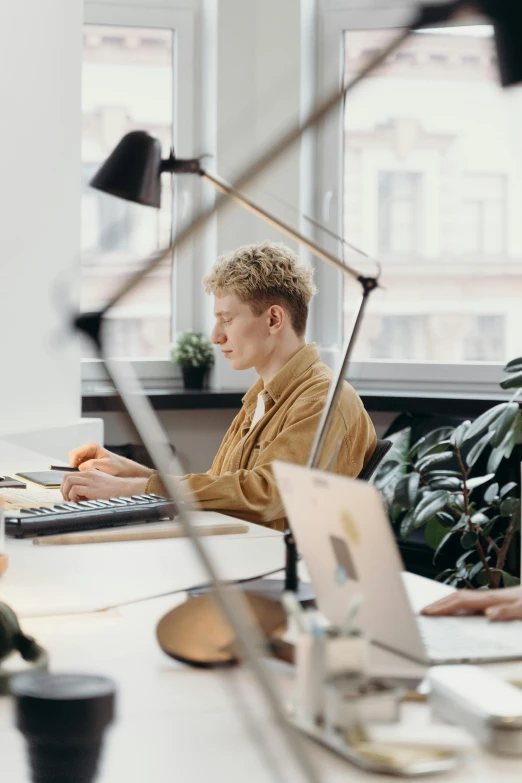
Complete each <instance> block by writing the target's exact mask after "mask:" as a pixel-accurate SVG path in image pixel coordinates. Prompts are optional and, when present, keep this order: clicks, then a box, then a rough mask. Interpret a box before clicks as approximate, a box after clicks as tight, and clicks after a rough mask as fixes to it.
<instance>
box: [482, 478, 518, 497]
mask: <svg viewBox="0 0 522 783" xmlns="http://www.w3.org/2000/svg"><path fill="white" fill-rule="evenodd" d="M492 486H495V485H494V484H493V485H492ZM516 486H517V483H516V481H510V482H508V483H507V484H504V486H503V487H502V489H501V490H500V497H501V498H503V497H504V495H507V494H508V492H511V490H512V489H515V487H516ZM490 489H491V487H488V488H487V490H486V492H488V491H489V490H490ZM484 499H486V495H485V494H484Z"/></svg>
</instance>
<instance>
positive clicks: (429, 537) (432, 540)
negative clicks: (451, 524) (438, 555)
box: [424, 518, 448, 551]
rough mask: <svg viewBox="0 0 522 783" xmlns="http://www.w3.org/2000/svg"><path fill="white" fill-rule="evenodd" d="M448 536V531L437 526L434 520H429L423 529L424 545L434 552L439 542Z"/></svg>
mask: <svg viewBox="0 0 522 783" xmlns="http://www.w3.org/2000/svg"><path fill="white" fill-rule="evenodd" d="M447 535H448V529H447V528H445V527H442V525H439V523H438V522H437V520H436V519H435V518H432V519H430V521H429V522H428V524H427V525H426V527H425V528H424V538H425V539H426V543H427V544H428V546H430V547H431V548H432V549H434V550H435V551H436V550H437V549H438V547H439V545H440V543H441V541H442V540H443V539H444V538H446V536H447Z"/></svg>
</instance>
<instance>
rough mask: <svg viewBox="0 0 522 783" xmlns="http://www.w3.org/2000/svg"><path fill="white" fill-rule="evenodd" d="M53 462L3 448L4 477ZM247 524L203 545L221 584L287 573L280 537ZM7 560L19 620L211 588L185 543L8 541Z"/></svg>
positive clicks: (4, 586)
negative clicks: (242, 530) (49, 543)
mask: <svg viewBox="0 0 522 783" xmlns="http://www.w3.org/2000/svg"><path fill="white" fill-rule="evenodd" d="M51 461H52V460H51V458H50V457H43V456H41V455H38V454H35V453H34V452H30V451H28V450H26V449H23V448H19V447H15V446H11V445H10V444H5V443H3V442H2V441H0V474H3V473H6V474H8V475H12V474H13V473H15V472H16V471H18V470H26V471H30V470H42V469H45V468H46V467H47V465H48V464H49V463H50V462H51ZM192 514H193V517H194V518H195V519H196V520H201V519H204V520H208V521H209V522H211V521H214V520H223V519H228V520H229V521H234V522H237V520H236V519H233V520H232V518H230V517H224V516H223V515H222V514H214V513H212V512H201V511H200V512H198V511H195V512H192ZM246 524H248V532H247V533H241V534H236V535H232V536H218V537H212V536H210V537H208V538H205V540H204V545H205V546H206V547H207V548H208V550H209V552H210V554H211V556H212V557H213V560H214V563H215V564H216V567H217V569H218V572H219V574H220V575H221V578H222V579H227V580H229V579H230V580H236V579H246V578H248V577H252V576H255V575H258V574H259V575H260V574H263V573H266V572H267V571H272V570H274V569H277V568H281V567H283V565H284V543H283V540H282V535H281V533H278V532H276V531H273V530H269V529H267V528H264V527H260V526H259V525H253V524H251V523H246ZM252 539H256V542H255V544H254V543H250V542H251V541H252ZM44 549H45V552H44V551H42V550H44ZM6 552H7V554H8V555H9V568H8V570H7V572H6V573H5V574H4V576H3V577H2V583H1V596H2V600H3V601H4V602H6V603H8V604H9V605H10V606H11V607H12V608H13V609H14V610H15V612H16V613H17V614H18V615H19V617H28V616H38V615H50V614H65V613H75V612H90V611H95V610H98V609H105V608H107V607H111V606H116V605H119V604H122V603H128V602H130V601H138V600H142V599H144V598H149V597H151V596H156V595H163V594H165V593H171V592H174V591H177V590H186V589H188V588H189V587H194V586H196V585H199V584H202V583H205V582H206V581H207V577H206V574H205V573H204V570H203V569H202V567H201V565H200V563H199V559H198V558H197V556H196V554H195V553H194V550H193V547H192V545H191V543H190V541H188V540H187V539H186V538H179V539H161V540H158V541H126V542H120V543H117V544H116V543H108V544H86V545H81V546H67V547H66V546H46V547H36V546H34V545H33V543H32V541H31V539H23V540H17V539H7V541H6Z"/></svg>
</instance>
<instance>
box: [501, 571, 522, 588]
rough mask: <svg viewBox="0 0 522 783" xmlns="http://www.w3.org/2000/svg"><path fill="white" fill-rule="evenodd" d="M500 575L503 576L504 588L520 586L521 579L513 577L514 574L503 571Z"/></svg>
mask: <svg viewBox="0 0 522 783" xmlns="http://www.w3.org/2000/svg"><path fill="white" fill-rule="evenodd" d="M500 573H501V574H502V582H503V584H504V587H517V586H518V585H519V584H520V579H518V578H517V577H516V576H512V574H508V572H507V571H501V572H500Z"/></svg>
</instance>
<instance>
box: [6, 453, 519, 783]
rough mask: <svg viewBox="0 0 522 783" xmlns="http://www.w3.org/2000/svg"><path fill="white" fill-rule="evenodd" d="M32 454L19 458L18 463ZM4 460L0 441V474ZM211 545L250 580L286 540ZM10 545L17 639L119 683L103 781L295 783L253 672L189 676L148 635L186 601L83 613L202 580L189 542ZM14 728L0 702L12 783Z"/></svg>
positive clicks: (332, 776)
mask: <svg viewBox="0 0 522 783" xmlns="http://www.w3.org/2000/svg"><path fill="white" fill-rule="evenodd" d="M22 451H23V450H22ZM29 454H30V453H26V454H25V455H23V454H18V455H14V456H15V458H16V459H18V457H22V458H24V460H25V458H28V456H29ZM10 456H11V455H10ZM32 456H33V458H34V459H35V462H34V463H32V464H29V466H28V469H33V468H39V467H41V466H42V462H41V459H42V458H41V457H40V458H39V459H40V461H38V456H37V455H34V454H33V455H32ZM1 459H2V449H1V444H0V471H1V470H2V467H1V465H2V462H1ZM11 464H12V462H11ZM26 464H28V463H27V462H25V461H24V465H26ZM206 543H207V544H208V545H209V546H211V548H212V551H213V554H214V555H215V556H216V558H217V559H218V562H219V565H220V569H221V571H222V572H225V575H226V576H232V575H233V574H234V572H235V573H236V575H241V576H254V575H255V574H256V573H260V572H262V571H263V570H265V569H266V570H270V568H276V567H278V565H279V564H280V562H281V557H282V542H281V537H280V536H278V535H276V534H275V535H274V534H269V533H267V531H259V530H258V529H256V528H255V526H253V527H252V530H251V531H249V534H245V535H242V536H237V537H231V538H230V539H227V538H226V537H222V538H219V539H214V540H211V539H209V540H208V541H206ZM9 549H10V552H9V553H10V556H11V563H10V569H9V572H8V574H7V578H5V577H4V578H2V580H1V581H0V596H1V599H2V600H5V601H7V602H8V603H11V604H12V605H13V608H15V609H16V610H17V611H21V614H23V615H24V619H23V621H22V625H23V628H24V631H25V632H26V633H29V634H32V635H34V636H35V637H36V639H37V640H38V641H39V642H40V643H41V644H43V645H44V646H45V647H46V648H47V649H48V651H49V654H50V660H51V668H52V669H53V670H54V671H60V670H61V671H63V670H69V671H71V670H75V671H84V672H90V673H101V674H105V675H108V676H111V677H113V678H114V679H115V681H116V682H117V684H118V688H119V696H118V719H117V722H116V724H115V726H114V728H113V729H112V730H111V732H109V733H108V735H107V738H106V740H107V741H106V748H105V754H104V758H103V760H102V767H101V773H100V776H99V778H98V779H99V781H100V783H120V781H122V780H125V781H126V783H143V781H144V780H150V781H154V783H171V781H172V780H182V781H184V783H192V781H193V782H194V783H200V781H202V780H207V779H212V780H214V781H219V783H221V781H223V783H225V781H226V783H244V781H245V772H246V771H247V770H248V781H249V783H268V781H274V780H292V781H294V780H295V781H298V780H302V778H301V777H300V776H299V775H297V774H296V773H295V772H294V773H293V774H292V767H289V766H288V765H286V764H285V753H284V751H283V750H282V748H281V747H280V746H279V745H278V742H277V736H276V735H275V730H274V729H273V728H272V727H271V724H270V721H269V719H268V718H267V717H266V708H265V707H264V706H263V705H261V704H260V703H259V699H258V695H257V689H256V688H255V687H254V685H253V683H252V681H251V678H250V677H249V675H248V672H246V671H245V670H243V669H240V670H238V671H223V672H218V671H204V670H197V669H189V668H186V667H184V666H182V665H181V664H178V663H176V662H175V661H172V660H171V659H169V658H168V657H167V656H165V655H164V654H163V653H162V652H161V650H160V648H159V646H158V644H157V642H156V638H155V626H156V623H157V621H158V620H159V619H160V618H161V617H162V616H163V614H165V613H166V612H167V611H168V610H169V609H171V608H172V607H173V606H175V605H176V604H177V603H178V602H180V601H182V600H183V598H184V596H183V595H174V596H172V595H170V596H163V597H156V598H151V599H149V600H143V601H140V602H138V603H133V604H130V605H129V604H127V605H124V606H119V607H118V608H112V609H109V610H106V611H97V612H87V610H88V608H89V607H91V608H92V607H93V606H95V607H98V608H100V607H102V606H108V605H109V604H112V605H114V604H115V603H118V600H107V599H108V598H110V599H114V598H116V599H118V597H121V596H123V594H125V595H127V594H128V592H129V584H130V585H131V589H130V592H131V594H133V595H135V596H136V597H137V598H144V597H145V595H153V594H154V593H155V592H161V591H165V590H164V588H165V587H166V588H167V589H170V590H172V589H180V588H182V587H183V586H186V585H189V584H194V583H197V582H198V581H201V580H202V574H201V571H200V570H199V569H198V564H197V563H196V562H195V560H194V558H193V556H192V555H191V553H190V549H189V546H188V542H186V541H182V540H174V541H144V542H132V543H125V544H107V545H102V544H96V545H92V546H78V547H66V548H65V547H64V548H60V547H50V546H49V547H33V546H32V544H30V542H27V541H17V542H10V543H9ZM70 558H73V560H71V559H70ZM138 561H140V562H141V563H146V564H147V565H145V566H143V565H142V567H141V571H140V569H139V568H138V565H139V563H138ZM409 582H410V586H409V589H410V590H411V592H413V593H414V594H415V596H416V603H418V604H419V605H421V604H422V603H426V602H427V601H429V600H431V599H432V598H433V597H435V596H436V595H438V594H439V592H440V590H441V589H442V590H444V588H443V587H442V586H440V585H434V583H431V582H427V581H426V580H422V579H419V578H415V577H411V578H410V579H409ZM67 607H69V611H71V612H73V611H74V612H76V613H75V614H68V615H67V614H61V615H60V614H57V613H59V612H65V611H68V609H67ZM80 611H83V612H86V613H84V614H81V613H80ZM36 614H40V615H41V616H34V615H36ZM29 615H32V616H29ZM44 615H46V616H44ZM268 665H269V668H270V671H271V674H272V676H273V677H275V678H276V679H277V686H278V691H279V692H280V693H281V695H282V696H283V698H286V697H287V696H289V695H290V694H291V690H292V685H293V672H292V669H291V667H287V666H285V665H283V664H279V663H277V662H269V664H268ZM494 669H496V670H498V672H499V675H500V676H506V675H507V676H517V677H520V678H522V664H518V663H517V664H498V665H497V666H495V667H494ZM240 703H243V704H247V705H248V709H249V715H250V720H245V716H244V712H242V710H241V708H240V706H239V704H240ZM404 721H405V723H406V724H409V725H412V726H413V725H415V726H418V725H420V724H427V723H428V722H429V712H428V709H427V708H426V707H425V706H424V705H405V711H404ZM13 725H14V724H13V716H12V702H11V700H10V699H6V698H4V699H0V758H1V759H2V770H3V771H8V773H9V774H8V775H6V779H9V783H22V781H23V783H26V781H27V780H28V772H27V769H26V762H25V751H24V747H23V739H22V737H21V735H20V734H19V733H18V732H17V731H16V729H14V727H13ZM250 731H254V732H255V733H256V736H259V735H260V734H263V733H264V734H265V735H266V736H265V742H266V746H267V747H268V748H270V752H271V755H272V763H273V764H274V765H275V766H276V767H277V769H278V770H279V776H278V777H277V778H276V777H275V776H274V775H273V774H271V772H270V769H269V767H268V766H267V765H266V763H265V761H264V756H263V754H262V753H261V752H260V751H259V748H258V747H257V746H256V745H255V744H254V743H253V742H252V740H251V735H250V733H249V732H250ZM307 747H308V748H309V750H310V753H311V755H312V757H313V758H314V760H315V762H316V764H317V766H318V768H319V771H320V776H321V780H322V781H327V783H341V781H342V783H345V781H347V780H361V781H363V780H365V781H371V783H377V781H380V783H382V781H383V778H382V777H381V776H379V777H376V776H372V775H366V774H364V773H362V772H359V771H357V770H355V769H354V768H352V767H350V766H348V765H347V764H345V763H344V762H343V761H341V760H340V759H338V758H337V757H336V756H334V755H332V754H330V753H329V752H327V751H326V750H324V749H321V748H319V747H317V746H315V745H313V744H312V743H308V742H307ZM521 769H522V764H521V762H520V760H517V759H515V760H513V759H504V758H499V757H495V756H491V755H489V754H485V753H482V752H480V751H478V750H477V751H475V752H473V753H472V754H471V755H470V757H469V758H468V760H467V762H466V763H465V765H464V766H462V767H461V768H459V769H458V770H457V771H455V772H454V773H453V774H451V775H446V776H439V777H437V778H435V777H433V778H431V777H430V778H425V779H424V780H427V781H431V780H440V781H448V783H468V781H470V780H473V781H474V783H490V781H491V780H495V781H501V783H504V782H505V783H508V782H509V783H511V781H513V783H514V781H515V780H516V781H518V780H519V778H520V771H521ZM287 770H288V774H286V772H287Z"/></svg>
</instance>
